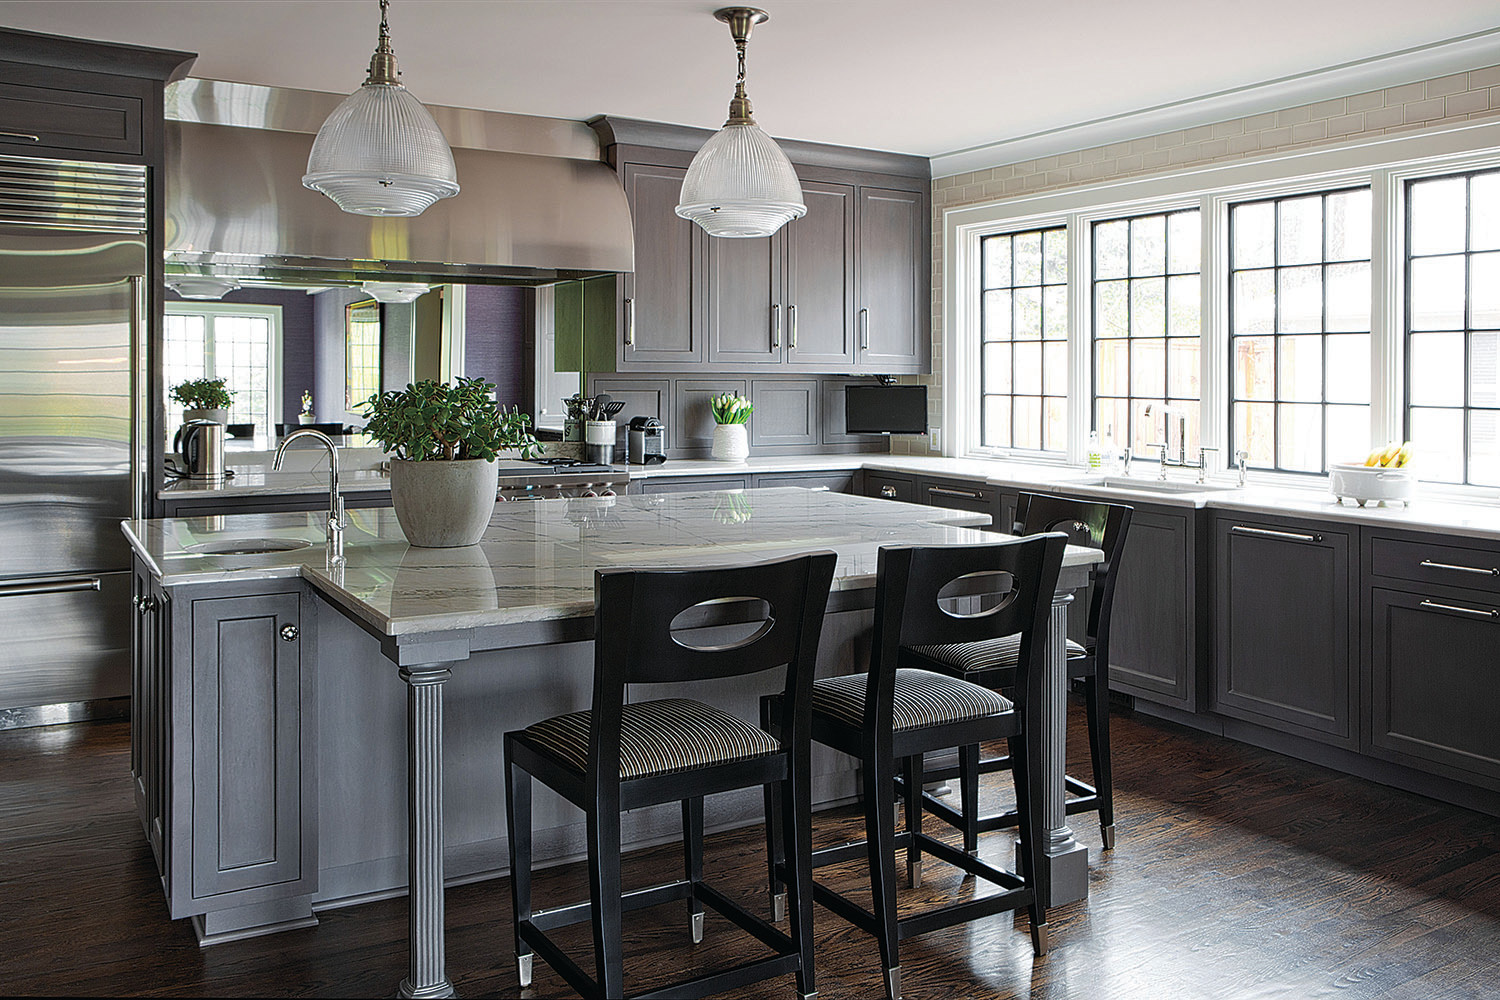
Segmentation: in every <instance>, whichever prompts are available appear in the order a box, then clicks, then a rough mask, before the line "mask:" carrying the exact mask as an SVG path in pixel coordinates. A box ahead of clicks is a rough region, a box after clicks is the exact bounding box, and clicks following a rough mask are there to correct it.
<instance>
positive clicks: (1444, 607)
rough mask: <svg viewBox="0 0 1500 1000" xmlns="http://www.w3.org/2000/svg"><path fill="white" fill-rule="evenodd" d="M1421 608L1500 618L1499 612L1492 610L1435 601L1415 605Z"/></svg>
mask: <svg viewBox="0 0 1500 1000" xmlns="http://www.w3.org/2000/svg"><path fill="white" fill-rule="evenodd" d="M1417 606H1418V607H1421V608H1433V609H1435V610H1437V611H1457V612H1458V613H1459V614H1461V615H1477V616H1479V617H1480V618H1500V611H1496V610H1495V609H1494V608H1465V607H1460V606H1459V605H1457V604H1440V603H1438V602H1437V601H1426V600H1424V601H1423V602H1422V603H1421V604H1419V605H1417Z"/></svg>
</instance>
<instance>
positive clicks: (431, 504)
mask: <svg viewBox="0 0 1500 1000" xmlns="http://www.w3.org/2000/svg"><path fill="white" fill-rule="evenodd" d="M499 480H500V467H499V466H497V465H496V464H495V463H494V462H486V461H485V460H484V459H481V458H473V459H465V460H463V461H459V462H403V461H401V460H399V459H392V460H391V504H392V505H393V506H394V507H395V508H396V520H397V521H399V522H400V523H401V531H402V533H403V534H405V535H406V540H407V541H408V542H410V543H411V544H412V545H420V546H422V547H424V548H433V549H446V548H452V547H454V546H458V545H473V544H474V543H475V542H477V541H479V539H480V538H481V537H482V536H483V535H484V529H485V528H486V527H488V526H489V523H490V515H491V514H493V513H494V512H495V488H496V486H497V485H498V484H499Z"/></svg>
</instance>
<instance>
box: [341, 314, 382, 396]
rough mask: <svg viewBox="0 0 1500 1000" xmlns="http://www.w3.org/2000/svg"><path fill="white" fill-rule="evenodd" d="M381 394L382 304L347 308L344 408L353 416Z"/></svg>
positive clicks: (345, 316) (345, 318)
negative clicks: (366, 402)
mask: <svg viewBox="0 0 1500 1000" xmlns="http://www.w3.org/2000/svg"><path fill="white" fill-rule="evenodd" d="M379 391H380V303H378V302H376V301H375V300H374V299H369V300H367V301H364V302H355V303H354V304H352V305H349V306H345V307H344V409H345V410H347V411H349V412H351V413H353V412H355V411H356V410H358V409H359V408H360V407H361V406H362V405H363V404H364V401H365V400H367V399H369V398H370V397H371V396H373V395H375V394H376V393H377V392H379Z"/></svg>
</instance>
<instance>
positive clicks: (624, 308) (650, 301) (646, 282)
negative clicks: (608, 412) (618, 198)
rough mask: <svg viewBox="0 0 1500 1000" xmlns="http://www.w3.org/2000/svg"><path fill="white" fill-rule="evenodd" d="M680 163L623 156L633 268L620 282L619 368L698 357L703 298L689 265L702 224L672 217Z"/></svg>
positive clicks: (679, 186)
mask: <svg viewBox="0 0 1500 1000" xmlns="http://www.w3.org/2000/svg"><path fill="white" fill-rule="evenodd" d="M686 173H687V171H686V170H685V169H683V168H681V167H658V166H651V165H647V164H639V163H627V164H626V165H625V168H624V171H623V173H622V175H621V176H622V181H623V182H624V185H625V196H626V198H627V199H628V200H629V202H630V217H631V220H632V221H633V223H634V225H635V271H634V272H633V273H632V274H629V275H626V276H625V278H624V280H623V281H621V282H620V288H621V297H622V299H623V300H624V301H622V302H621V303H620V308H619V310H618V311H617V314H616V315H617V316H618V317H619V321H620V323H621V324H622V329H621V332H620V338H621V339H620V365H621V367H622V368H631V367H633V368H637V369H639V368H650V367H651V366H652V365H656V364H663V363H665V364H682V363H686V362H701V361H702V360H703V315H702V309H703V300H702V295H701V294H700V291H699V289H698V287H697V273H696V271H695V268H694V264H695V255H696V253H697V252H698V250H699V245H698V243H699V240H700V238H701V237H700V234H701V232H702V231H701V230H700V229H699V228H698V227H697V226H695V225H693V224H692V223H691V222H688V221H687V220H686V219H681V218H678V217H677V214H676V212H675V209H676V207H677V199H678V196H679V195H680V194H681V193H682V178H683V176H684V175H685V174H686Z"/></svg>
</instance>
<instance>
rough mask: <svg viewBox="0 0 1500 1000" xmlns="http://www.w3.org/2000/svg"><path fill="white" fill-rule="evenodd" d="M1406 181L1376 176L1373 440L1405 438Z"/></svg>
mask: <svg viewBox="0 0 1500 1000" xmlns="http://www.w3.org/2000/svg"><path fill="white" fill-rule="evenodd" d="M1400 192H1401V183H1400V181H1399V180H1398V179H1397V178H1396V177H1395V176H1394V172H1393V171H1390V170H1377V171H1375V172H1374V174H1372V175H1371V177H1370V195H1371V197H1370V213H1371V214H1370V233H1371V239H1370V441H1371V442H1372V443H1379V442H1381V441H1393V440H1394V441H1400V440H1403V439H1404V434H1405V419H1404V413H1403V408H1404V406H1405V393H1404V392H1403V386H1405V384H1406V377H1405V361H1406V357H1405V355H1406V352H1405V350H1404V349H1403V338H1404V333H1403V328H1404V327H1405V323H1404V322H1403V321H1402V317H1403V316H1404V315H1405V307H1404V303H1403V300H1402V281H1401V275H1400V270H1401V266H1402V264H1401V261H1402V256H1403V251H1404V245H1405V242H1406V241H1405V227H1404V226H1403V225H1402V224H1401V221H1400V220H1401V211H1400Z"/></svg>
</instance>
